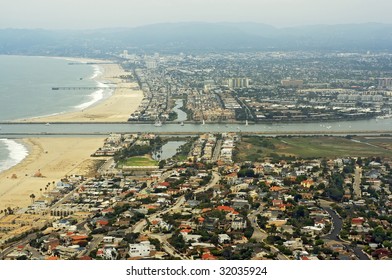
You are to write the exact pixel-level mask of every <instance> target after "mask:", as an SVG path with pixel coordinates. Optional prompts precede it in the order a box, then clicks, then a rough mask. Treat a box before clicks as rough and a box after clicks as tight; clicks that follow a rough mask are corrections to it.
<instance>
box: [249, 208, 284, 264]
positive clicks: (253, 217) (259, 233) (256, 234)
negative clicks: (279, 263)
mask: <svg viewBox="0 0 392 280" xmlns="http://www.w3.org/2000/svg"><path fill="white" fill-rule="evenodd" d="M261 212H263V208H262V206H260V207H259V209H257V210H256V211H252V212H251V213H250V214H249V215H248V218H249V220H250V223H251V225H252V227H253V229H254V231H253V234H252V237H251V238H252V239H255V240H256V241H258V242H264V243H266V242H265V241H264V240H265V239H266V238H267V237H268V233H266V232H265V231H264V230H262V229H261V228H260V227H259V224H258V223H257V215H258V214H260V213H261ZM270 247H271V252H272V253H277V259H278V260H289V258H288V257H287V256H286V255H284V254H282V253H281V252H280V251H279V249H278V248H276V247H275V246H273V245H270Z"/></svg>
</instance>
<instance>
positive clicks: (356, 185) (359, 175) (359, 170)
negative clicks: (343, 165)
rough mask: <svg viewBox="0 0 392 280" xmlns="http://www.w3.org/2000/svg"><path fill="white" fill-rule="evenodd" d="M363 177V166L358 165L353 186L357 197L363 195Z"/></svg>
mask: <svg viewBox="0 0 392 280" xmlns="http://www.w3.org/2000/svg"><path fill="white" fill-rule="evenodd" d="M361 178H362V168H361V167H359V166H357V167H356V168H355V175H354V186H353V187H354V195H355V198H360V197H361Z"/></svg>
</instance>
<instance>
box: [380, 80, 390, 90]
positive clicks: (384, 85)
mask: <svg viewBox="0 0 392 280" xmlns="http://www.w3.org/2000/svg"><path fill="white" fill-rule="evenodd" d="M378 88H380V89H392V78H380V79H378Z"/></svg>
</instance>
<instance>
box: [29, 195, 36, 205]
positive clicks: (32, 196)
mask: <svg viewBox="0 0 392 280" xmlns="http://www.w3.org/2000/svg"><path fill="white" fill-rule="evenodd" d="M30 198H31V201H32V203H34V200H35V194H33V193H32V194H30Z"/></svg>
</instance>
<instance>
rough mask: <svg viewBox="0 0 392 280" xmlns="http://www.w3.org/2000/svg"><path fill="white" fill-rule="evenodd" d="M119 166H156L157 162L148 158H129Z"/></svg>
mask: <svg viewBox="0 0 392 280" xmlns="http://www.w3.org/2000/svg"><path fill="white" fill-rule="evenodd" d="M120 165H121V166H157V165H158V162H157V161H155V160H152V159H150V158H149V157H147V156H145V157H131V158H128V159H127V160H126V161H124V162H122V163H121V164H120Z"/></svg>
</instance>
